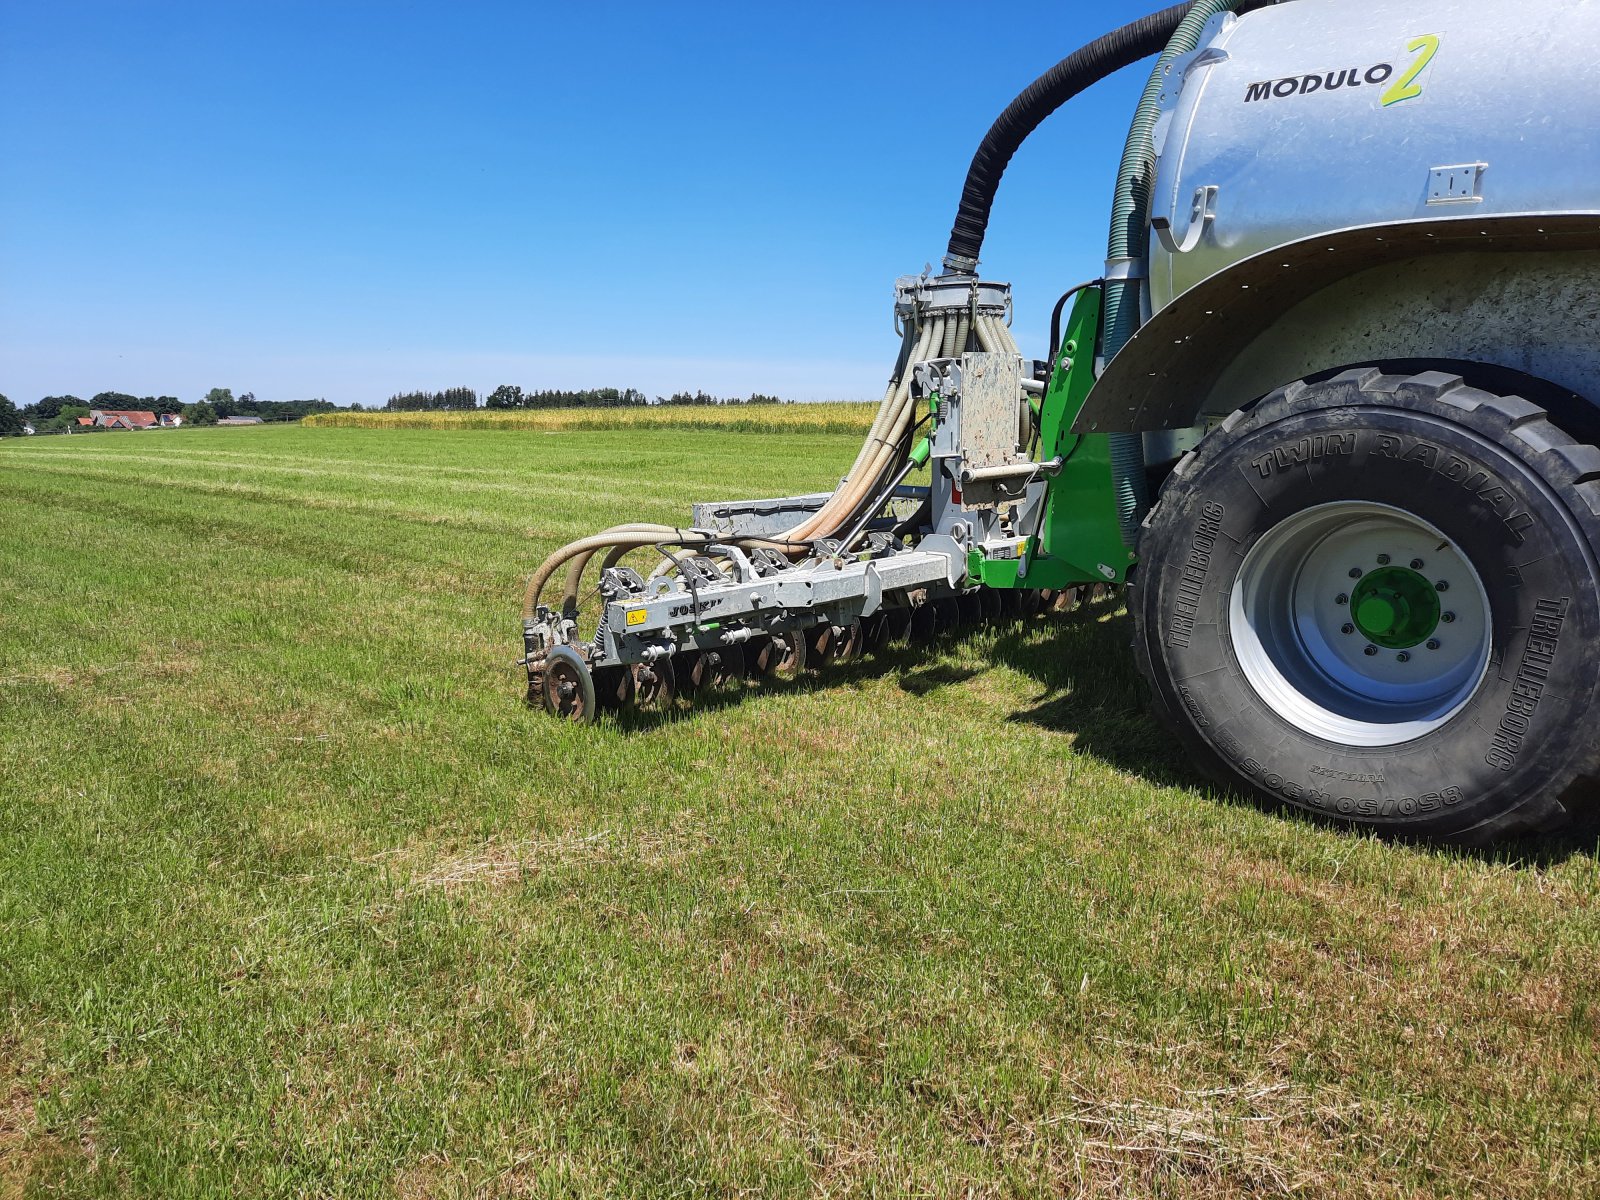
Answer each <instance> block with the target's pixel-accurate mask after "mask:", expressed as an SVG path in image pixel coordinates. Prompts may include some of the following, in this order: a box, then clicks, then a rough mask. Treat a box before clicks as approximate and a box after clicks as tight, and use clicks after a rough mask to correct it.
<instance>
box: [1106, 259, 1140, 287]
mask: <svg viewBox="0 0 1600 1200" xmlns="http://www.w3.org/2000/svg"><path fill="white" fill-rule="evenodd" d="M1149 274H1150V272H1149V270H1148V269H1147V268H1146V266H1145V261H1144V259H1143V258H1108V259H1106V273H1105V281H1106V282H1107V283H1120V282H1122V281H1124V280H1130V279H1147V278H1149Z"/></svg>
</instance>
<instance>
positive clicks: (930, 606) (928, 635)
mask: <svg viewBox="0 0 1600 1200" xmlns="http://www.w3.org/2000/svg"><path fill="white" fill-rule="evenodd" d="M906 633H907V634H908V635H909V637H910V639H911V641H912V642H914V643H917V644H918V645H921V644H924V643H927V642H931V641H933V639H934V638H936V637H938V636H939V610H938V608H937V607H935V605H934V602H933V601H932V600H925V601H923V602H922V603H921V604H919V605H917V606H916V607H915V608H913V609H912V610H911V620H910V622H909V623H908V624H907V626H906Z"/></svg>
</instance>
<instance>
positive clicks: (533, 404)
mask: <svg viewBox="0 0 1600 1200" xmlns="http://www.w3.org/2000/svg"><path fill="white" fill-rule="evenodd" d="M782 403H783V401H782V400H779V399H778V397H776V396H767V395H763V394H762V393H760V392H752V393H751V394H750V395H749V397H747V398H745V399H740V398H739V397H737V396H732V397H727V398H723V397H720V396H713V395H710V394H709V393H707V392H674V393H673V394H672V395H670V396H657V397H656V398H655V399H654V400H652V399H650V397H648V396H646V395H645V394H644V393H643V392H641V391H639V390H638V389H637V388H589V389H587V390H585V391H578V392H564V391H559V390H557V389H553V388H547V389H545V390H543V391H538V392H524V391H523V390H522V389H521V388H519V387H517V386H516V385H515V384H511V383H503V384H501V385H500V386H499V387H497V388H495V390H494V391H492V392H490V393H489V398H488V399H487V400H485V401H484V407H485V408H635V407H643V406H645V405H649V404H782Z"/></svg>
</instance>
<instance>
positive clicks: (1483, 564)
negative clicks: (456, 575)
mask: <svg viewBox="0 0 1600 1200" xmlns="http://www.w3.org/2000/svg"><path fill="white" fill-rule="evenodd" d="M1149 55H1157V57H1156V60H1155V66H1154V69H1153V70H1152V72H1151V74H1150V76H1149V81H1148V83H1147V84H1146V86H1145V89H1144V94H1143V97H1142V98H1141V100H1140V101H1139V105H1138V108H1137V110H1136V111H1135V113H1134V117H1133V122H1132V126H1131V128H1130V130H1129V133H1128V138H1127V144H1126V148H1125V150H1124V154H1123V158H1122V163H1121V167H1120V169H1119V171H1118V174H1117V184H1116V191H1115V194H1114V196H1113V199H1112V206H1111V236H1110V242H1109V247H1108V252H1107V259H1106V265H1105V272H1104V275H1103V277H1102V278H1100V279H1097V280H1095V281H1093V282H1092V283H1087V284H1083V285H1081V286H1079V287H1077V288H1074V289H1072V290H1071V291H1070V292H1068V293H1067V294H1066V295H1065V296H1063V297H1062V300H1061V302H1060V303H1059V304H1058V305H1057V306H1056V310H1055V313H1054V314H1053V315H1052V318H1051V325H1050V339H1049V346H1048V355H1047V357H1046V358H1045V359H1044V360H1043V361H1033V360H1030V359H1027V358H1025V357H1024V356H1023V355H1022V354H1021V353H1020V352H1019V350H1018V348H1017V344H1016V342H1015V341H1014V340H1013V338H1012V334H1011V329H1010V324H1011V317H1012V307H1011V295H1010V289H1009V287H1008V286H1007V285H1006V284H1004V283H997V282H994V281H991V280H987V279H984V278H981V277H980V276H979V275H978V274H977V273H976V272H977V266H978V254H979V250H980V247H981V245H982V242H983V236H984V232H985V228H986V226H987V223H988V218H989V212H990V208H991V205H992V203H993V200H994V197H995V191H996V188H997V187H998V185H999V181H1000V176H1001V174H1002V172H1003V171H1004V170H1005V167H1006V164H1007V163H1008V162H1009V161H1010V159H1011V156H1012V154H1013V153H1014V152H1015V151H1016V150H1017V148H1018V147H1019V146H1020V145H1021V143H1022V141H1023V139H1024V138H1026V137H1027V136H1028V134H1029V133H1031V132H1032V131H1033V130H1034V129H1035V128H1036V127H1037V126H1038V125H1039V123H1040V122H1041V121H1042V120H1043V119H1044V118H1045V117H1046V116H1048V115H1049V114H1050V113H1052V112H1053V111H1055V109H1057V108H1058V107H1060V106H1061V105H1062V104H1063V103H1064V102H1065V101H1066V100H1068V99H1070V98H1071V97H1072V96H1074V95H1076V94H1077V93H1078V92H1080V91H1081V90H1083V89H1084V88H1085V87H1087V86H1088V85H1090V84H1092V83H1094V82H1095V81H1096V80H1098V79H1101V78H1103V77H1104V76H1106V75H1108V74H1109V73H1111V72H1112V71H1114V70H1116V69H1117V68H1119V67H1122V66H1125V65H1127V64H1129V63H1132V62H1135V61H1137V60H1139V59H1141V58H1144V57H1147V56H1149ZM1597 57H1600V5H1595V4H1561V3H1555V2H1554V0H1530V2H1529V3H1526V4H1522V5H1518V6H1516V7H1515V8H1507V7H1505V6H1504V5H1499V4H1489V3H1486V2H1483V0H1454V2H1451V3H1444V2H1441V0H1434V2H1427V0H1413V2H1410V3H1398V2H1392V3H1391V2H1377V0H1375V2H1371V3H1355V2H1354V0H1287V2H1284V3H1278V4H1266V3H1260V2H1256V3H1252V2H1250V0H1244V2H1238V3H1230V2H1229V0H1198V2H1197V3H1194V4H1189V5H1178V6H1176V7H1174V8H1169V9H1167V10H1165V11H1163V12H1159V13H1156V14H1153V15H1152V16H1149V17H1146V18H1144V19H1143V20H1140V21H1137V22H1135V23H1133V24H1131V25H1128V26H1126V27H1124V28H1122V29H1120V30H1117V31H1116V32H1114V33H1112V34H1109V35H1107V36H1106V37H1103V38H1100V39H1099V40H1098V41H1095V42H1093V43H1091V44H1089V45H1087V46H1085V47H1083V48H1082V49H1080V50H1078V51H1077V52H1075V53H1074V54H1072V55H1070V56H1068V57H1067V58H1065V59H1063V60H1062V61H1061V62H1060V63H1058V64H1057V65H1056V66H1055V67H1054V68H1052V69H1051V70H1050V71H1048V72H1047V73H1046V74H1044V75H1043V76H1041V77H1040V78H1039V79H1037V80H1035V81H1034V82H1033V83H1032V84H1031V85H1030V86H1029V87H1028V88H1027V89H1026V90H1025V91H1023V92H1022V94H1021V95H1020V96H1018V97H1017V99H1016V100H1015V101H1013V102H1012V104H1011V105H1010V107H1008V108H1007V109H1006V111H1005V112H1004V113H1003V114H1002V115H1001V116H1000V118H999V119H998V120H997V121H996V122H995V124H994V126H993V127H992V128H991V129H990V131H989V133H988V135H987V136H986V137H985V138H984V140H983V143H982V145H981V146H980V147H979V148H978V151H977V154H976V155H975V156H974V157H973V160H972V165H971V168H970V170H969V173H968V176H967V180H966V185H965V187H964V188H963V191H962V195H961V203H960V208H959V211H958V212H957V215H956V219H955V224H954V228H953V230H952V232H951V235H950V241H949V247H948V252H947V253H946V254H945V256H944V259H943V273H942V274H938V275H919V276H914V277H908V278H903V279H901V280H899V281H898V283H897V284H896V288H895V309H894V315H895V321H896V323H897V328H898V329H899V332H900V335H901V341H900V351H899V356H898V359H897V360H896V363H895V367H894V370H893V372H892V374H891V377H890V382H889V387H888V391H887V393H886V394H885V396H884V399H883V404H882V406H881V408H880V409H879V410H878V414H877V418H876V420H875V421H874V422H873V425H872V429H871V431H870V433H869V434H868V436H867V439H866V441H865V443H864V444H863V445H862V448H861V452H860V453H859V454H858V455H857V457H856V460H855V463H854V464H853V465H852V466H851V468H850V471H849V472H848V474H847V475H846V476H845V478H844V480H843V482H841V484H840V485H839V487H838V489H837V490H836V491H834V492H832V493H828V494H824V495H813V496H795V497H787V498H781V499H767V500H746V501H738V502H727V503H712V504H700V505H696V506H695V509H694V513H693V516H692V518H691V523H690V524H689V525H688V526H687V527H684V528H673V527H669V526H662V525H619V526H615V527H613V528H611V529H608V530H605V531H604V532H602V533H599V534H596V535H594V536H593V537H589V538H585V539H583V540H581V541H578V542H574V543H572V544H571V545H569V546H566V547H563V548H562V549H561V550H559V551H557V552H556V553H555V554H553V555H551V556H550V558H549V559H547V560H546V561H545V562H544V563H543V565H541V566H540V567H539V569H538V570H537V571H536V572H535V573H534V576H533V578H532V580H531V581H530V584H529V587H528V592H527V597H526V606H525V609H524V614H523V617H524V622H523V628H524V638H525V649H526V655H527V657H526V666H527V669H528V678H529V683H530V693H529V694H530V698H537V699H538V700H540V701H542V702H543V703H544V704H545V705H546V706H547V707H548V708H549V709H550V711H551V712H553V713H556V714H559V715H561V716H564V717H569V718H572V719H575V720H588V719H590V718H592V717H593V715H594V714H595V712H596V710H597V709H598V708H600V707H603V706H609V705H621V704H629V703H633V704H647V705H663V704H670V703H674V702H675V701H676V698H677V697H679V696H684V695H688V694H690V693H693V692H694V691H696V690H697V689H700V688H704V687H707V686H709V685H713V684H716V683H717V682H719V681H722V680H727V679H733V678H744V677H759V676H765V675H783V674H788V673H794V672H798V671H802V670H806V669H816V668H818V667H819V666H821V665H822V664H824V663H826V662H828V661H830V660H838V659H846V658H849V657H852V656H854V655H857V654H860V653H863V652H867V651H871V650H873V649H875V648H877V647H880V646H882V645H883V644H885V643H886V642H889V641H894V640H898V639H901V638H906V637H911V638H914V639H921V638H928V637H930V636H932V635H934V634H936V633H938V632H939V631H941V630H946V629H949V628H954V627H959V626H961V625H963V624H965V623H968V622H975V621H979V620H985V619H987V620H993V619H998V618H1001V617H1012V618H1014V617H1017V616H1021V615H1024V614H1026V613H1028V612H1029V611H1037V609H1038V608H1039V607H1040V606H1041V604H1043V603H1045V602H1047V601H1050V600H1051V599H1052V598H1056V597H1061V596H1069V595H1072V594H1074V589H1083V588H1108V587H1116V586H1118V585H1121V584H1124V583H1127V584H1128V585H1129V586H1128V590H1127V597H1128V606H1129V608H1130V610H1131V612H1132V615H1133V620H1134V630H1135V633H1134V656H1135V658H1136V660H1137V662H1138V665H1139V666H1140V668H1141V669H1142V671H1143V672H1144V674H1145V676H1146V677H1147V679H1148V681H1149V684H1150V688H1151V691H1152V692H1153V694H1154V700H1155V708H1156V711H1157V713H1158V714H1159V715H1160V716H1161V717H1162V718H1163V719H1164V720H1165V721H1166V722H1168V723H1169V724H1170V725H1171V726H1172V728H1173V729H1174V730H1175V731H1176V732H1177V734H1178V735H1179V737H1180V738H1181V739H1182V741H1183V743H1184V744H1185V745H1186V746H1187V747H1188V748H1189V749H1190V750H1191V751H1192V753H1193V754H1194V755H1195V758H1196V760H1197V761H1198V762H1200V763H1201V764H1203V765H1205V766H1206V767H1207V768H1208V769H1210V770H1212V771H1213V772H1214V773H1216V774H1217V775H1219V776H1220V777H1221V778H1223V779H1225V780H1227V781H1230V782H1232V783H1237V784H1243V785H1247V786H1249V787H1252V788H1254V789H1255V790H1256V791H1258V792H1259V793H1262V794H1263V795H1266V796H1269V797H1273V798H1276V799H1278V800H1281V801H1284V802H1287V803H1289V804H1291V805H1297V806H1300V807H1303V808H1306V809H1308V810H1311V811H1314V812H1317V813H1322V814H1325V815H1328V816H1330V817H1333V818H1335V819H1343V820H1346V821H1349V822H1352V823H1356V824H1361V825H1365V826H1369V827H1373V828H1378V829H1385V830H1399V831H1406V832H1410V833H1416V834H1425V835H1432V836H1447V837H1457V838H1463V839H1469V840H1484V839H1488V838H1491V837H1495V836H1499V835H1502V834H1506V833H1511V832H1516V831H1521V830H1530V829H1535V830H1536V829H1545V828H1549V827H1552V826H1554V825H1556V824H1558V823H1560V822H1561V821H1563V820H1564V819H1565V818H1567V817H1568V816H1569V814H1571V813H1572V812H1575V811H1577V810H1578V809H1579V808H1580V806H1581V805H1582V804H1583V803H1584V802H1585V798H1586V796H1587V794H1588V793H1589V792H1590V791H1591V790H1592V787H1593V784H1594V781H1595V778H1596V776H1597V774H1600V725H1597V723H1596V717H1597V711H1600V710H1597V704H1596V700H1597V696H1596V693H1597V688H1600V672H1597V670H1596V662H1597V641H1596V638H1597V635H1600V569H1597V565H1596V557H1597V554H1596V552H1597V547H1600V450H1597V449H1596V443H1597V442H1600V414H1597V412H1596V409H1595V408H1594V406H1593V404H1592V403H1591V399H1592V398H1593V399H1600V87H1596V85H1595V80H1594V78H1593V74H1592V72H1593V67H1592V66H1591V65H1590V64H1592V63H1593V62H1595V61H1596V60H1597ZM924 471H925V472H926V473H925V474H923V472H924ZM586 573H590V574H591V578H597V581H598V595H599V598H600V604H599V606H598V616H597V617H596V616H595V615H593V614H590V615H588V616H587V618H585V614H583V613H580V611H579V609H580V604H579V602H580V599H581V598H583V597H585V596H586V593H585V587H586V584H585V576H586ZM585 621H586V622H587V623H583V622H585ZM596 622H597V623H596ZM581 623H583V624H581Z"/></svg>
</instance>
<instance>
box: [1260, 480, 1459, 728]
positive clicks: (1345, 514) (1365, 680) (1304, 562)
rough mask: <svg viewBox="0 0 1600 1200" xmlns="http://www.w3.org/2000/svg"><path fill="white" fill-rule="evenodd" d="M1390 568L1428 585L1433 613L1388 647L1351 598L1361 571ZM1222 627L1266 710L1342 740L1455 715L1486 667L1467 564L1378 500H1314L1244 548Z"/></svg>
mask: <svg viewBox="0 0 1600 1200" xmlns="http://www.w3.org/2000/svg"><path fill="white" fill-rule="evenodd" d="M1402 568H1403V572H1402V573H1404V574H1406V575H1407V577H1408V578H1409V577H1410V576H1411V575H1412V574H1415V575H1418V576H1421V577H1422V578H1423V579H1426V580H1427V581H1429V584H1430V586H1432V587H1433V588H1434V589H1435V590H1436V592H1437V598H1438V601H1439V612H1440V616H1439V618H1438V620H1437V623H1436V626H1435V628H1434V629H1433V631H1432V632H1430V633H1429V634H1428V635H1427V636H1426V637H1425V638H1424V639H1423V640H1421V641H1419V642H1417V643H1416V644H1415V645H1411V646H1405V647H1398V648H1397V647H1395V646H1392V645H1380V644H1378V642H1377V641H1375V640H1374V638H1373V637H1372V636H1371V635H1370V634H1369V631H1368V630H1367V629H1366V628H1365V627H1364V626H1362V625H1360V624H1359V623H1358V622H1357V621H1356V617H1355V614H1354V613H1352V611H1351V598H1352V596H1354V595H1356V589H1357V587H1358V586H1359V585H1360V580H1361V577H1362V576H1363V575H1365V574H1366V573H1367V572H1374V571H1377V570H1380V569H1386V570H1389V571H1390V572H1397V571H1401V569H1402ZM1412 568H1415V571H1414V572H1413V571H1412ZM1441 584H1442V585H1443V587H1442V588H1441V587H1440V586H1439V585H1441ZM1228 623H1229V632H1230V633H1231V635H1232V638H1233V647H1234V653H1235V655H1236V656H1237V657H1238V660H1239V666H1240V669H1241V670H1242V671H1243V673H1244V676H1245V678H1246V680H1248V681H1249V683H1250V686H1251V687H1252V688H1254V689H1255V692H1256V694H1257V695H1259V696H1260V697H1261V699H1262V701H1263V702H1264V703H1265V704H1266V705H1267V707H1269V708H1270V709H1272V711H1273V712H1275V713H1277V714H1278V716H1280V717H1282V718H1283V719H1284V720H1285V721H1288V722H1289V723H1290V724H1291V725H1293V726H1295V727H1296V728H1297V729H1300V730H1303V731H1304V732H1306V733H1309V734H1312V735H1314V736H1316V737H1320V738H1323V739H1325V740H1326V741H1330V742H1336V743H1339V744H1341V745H1347V746H1392V745H1396V744H1398V743H1400V742H1406V741H1410V740H1412V739H1414V738H1418V737H1422V736H1423V735H1425V734H1428V733H1431V732H1433V731H1434V730H1435V729H1438V728H1439V727H1440V726H1442V725H1443V724H1445V722H1447V721H1449V720H1450V718H1451V717H1453V716H1455V714H1456V713H1458V712H1460V711H1461V708H1462V706H1463V705H1465V704H1466V702H1467V701H1468V699H1470V698H1471V696H1472V693H1473V692H1474V691H1476V690H1477V688H1478V685H1479V683H1481V682H1482V680H1483V676H1484V672H1485V671H1486V670H1487V669H1488V665H1489V632H1490V626H1489V599H1488V596H1487V594H1486V593H1485V592H1484V589H1483V581H1482V580H1481V579H1480V578H1479V576H1478V572H1477V571H1476V570H1474V569H1473V566H1472V564H1471V563H1470V562H1469V561H1468V560H1467V559H1466V557H1465V556H1464V555H1463V554H1462V553H1461V552H1460V551H1459V550H1457V549H1456V547H1455V545H1454V543H1453V542H1451V541H1450V539H1448V538H1446V537H1445V536H1444V535H1443V534H1441V533H1440V532H1439V531H1438V530H1437V529H1435V528H1434V527H1433V526H1432V525H1430V524H1428V523H1427V522H1426V521H1423V520H1421V519H1420V518H1418V517H1415V516H1413V515H1412V514H1410V513H1408V512H1405V511H1403V510H1401V509H1398V508H1393V507H1391V506H1389V505H1386V504H1373V503H1368V502H1365V501H1339V502H1335V503H1332V504H1322V505H1318V506H1317V507H1315V508H1310V509H1307V510H1306V511H1305V512H1302V513H1297V514H1295V515H1294V516H1293V517H1290V518H1289V519H1288V520H1286V521H1283V522H1281V523H1279V524H1278V525H1277V526H1275V527H1274V528H1273V529H1271V530H1270V531H1268V533H1267V534H1266V535H1265V536H1264V537H1262V538H1261V539H1260V540H1259V541H1258V542H1257V543H1256V544H1255V545H1254V546H1252V547H1251V549H1250V552H1249V553H1248V554H1246V555H1245V559H1244V564H1243V566H1242V567H1241V568H1240V571H1239V580H1238V583H1237V585H1236V586H1235V587H1234V589H1233V595H1232V597H1231V599H1230V601H1229V615H1228ZM1410 633H1411V629H1410V627H1407V629H1405V630H1404V631H1402V636H1409V635H1410Z"/></svg>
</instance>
